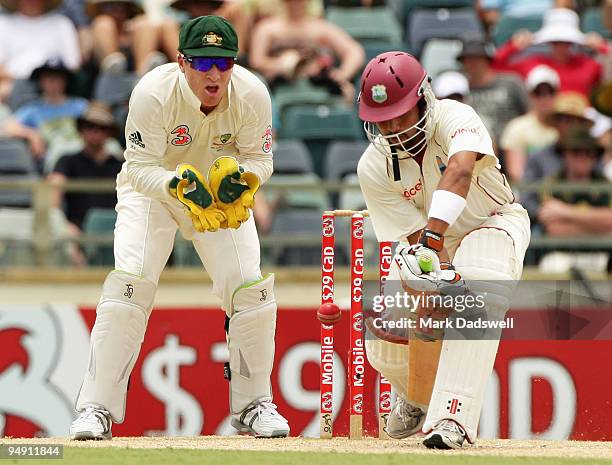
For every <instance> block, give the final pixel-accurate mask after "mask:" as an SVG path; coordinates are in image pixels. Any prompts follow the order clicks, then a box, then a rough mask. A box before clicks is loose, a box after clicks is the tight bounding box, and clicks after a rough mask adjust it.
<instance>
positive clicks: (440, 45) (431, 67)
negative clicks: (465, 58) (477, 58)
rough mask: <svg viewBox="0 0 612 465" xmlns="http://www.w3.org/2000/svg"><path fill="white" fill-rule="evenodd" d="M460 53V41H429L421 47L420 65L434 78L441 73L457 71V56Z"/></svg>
mask: <svg viewBox="0 0 612 465" xmlns="http://www.w3.org/2000/svg"><path fill="white" fill-rule="evenodd" d="M460 52H461V41H459V40H454V39H429V40H428V41H427V42H426V43H425V46H424V47H423V53H422V54H421V64H422V65H423V67H424V68H425V69H426V70H427V73H428V74H429V75H430V76H431V77H432V78H435V77H436V76H437V75H438V74H440V73H441V72H443V71H449V70H458V69H459V68H460V66H459V63H458V62H457V56H458V55H459V53H460Z"/></svg>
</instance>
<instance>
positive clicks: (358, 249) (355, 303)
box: [320, 210, 392, 439]
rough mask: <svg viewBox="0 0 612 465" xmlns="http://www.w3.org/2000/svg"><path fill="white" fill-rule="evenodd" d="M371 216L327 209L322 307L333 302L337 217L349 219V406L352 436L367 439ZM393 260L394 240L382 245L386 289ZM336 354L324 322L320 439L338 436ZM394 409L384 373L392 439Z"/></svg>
mask: <svg viewBox="0 0 612 465" xmlns="http://www.w3.org/2000/svg"><path fill="white" fill-rule="evenodd" d="M368 216H369V214H368V212H367V211H366V210H362V211H353V210H333V211H326V212H324V213H323V217H322V228H321V305H323V304H333V303H334V256H335V251H334V246H335V218H336V217H350V218H351V226H350V234H351V236H350V237H351V259H350V267H351V282H350V295H351V308H350V348H349V353H348V359H347V366H348V378H349V382H348V386H349V402H350V403H349V405H350V408H349V410H350V432H349V438H350V439H360V438H362V437H363V408H364V405H363V387H364V374H365V360H366V354H365V346H364V337H363V336H364V331H363V274H364V268H365V264H364V244H363V234H364V220H365V218H367V217H368ZM391 260H392V243H391V242H381V243H379V286H380V292H382V289H383V286H384V282H385V280H386V279H387V276H388V274H389V267H390V265H391ZM333 354H334V326H333V324H326V323H323V322H322V323H321V376H320V389H321V409H320V437H321V438H331V437H332V436H333V417H332V406H333ZM390 413H391V384H390V383H389V381H387V380H386V379H385V378H384V377H383V376H381V377H380V380H379V398H378V436H379V438H380V439H387V438H388V436H387V433H386V422H387V417H388V416H389V414H390Z"/></svg>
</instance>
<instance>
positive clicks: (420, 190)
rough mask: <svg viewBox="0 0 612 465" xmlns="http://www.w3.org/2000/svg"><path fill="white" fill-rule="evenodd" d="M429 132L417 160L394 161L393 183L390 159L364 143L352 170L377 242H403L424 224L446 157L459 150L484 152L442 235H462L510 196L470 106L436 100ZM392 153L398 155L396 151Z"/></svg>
mask: <svg viewBox="0 0 612 465" xmlns="http://www.w3.org/2000/svg"><path fill="white" fill-rule="evenodd" d="M432 127H433V134H432V137H431V138H430V140H429V141H428V143H427V148H426V151H425V155H424V156H423V161H422V164H421V165H419V164H418V163H417V162H416V161H415V160H413V159H412V158H406V159H403V160H399V166H400V172H401V180H400V181H394V180H393V174H392V167H391V160H390V159H389V158H387V157H385V156H384V155H383V154H381V153H380V152H378V151H377V150H376V148H375V147H374V146H373V145H372V144H370V145H369V146H368V148H367V149H366V151H365V152H364V154H363V156H362V157H361V160H360V161H359V166H358V169H357V174H358V176H359V184H360V186H361V190H362V192H363V195H364V198H365V201H366V205H367V207H368V210H369V212H370V218H371V220H372V224H373V226H374V231H375V232H376V237H377V239H378V240H379V241H400V240H401V241H405V240H406V236H408V235H410V234H412V233H414V232H416V231H418V230H419V229H422V228H424V227H425V226H426V225H427V218H428V215H427V212H428V211H429V207H430V205H431V198H432V196H433V193H434V191H435V190H436V188H437V187H438V182H439V181H440V178H441V177H442V174H443V173H444V170H445V169H446V166H447V165H448V160H449V158H450V157H452V156H453V155H454V154H456V153H458V152H461V151H472V152H476V153H481V154H483V155H485V156H484V157H482V158H481V159H480V160H478V161H477V162H476V166H475V168H474V173H473V175H472V183H471V186H470V190H469V193H468V196H467V205H466V207H465V209H464V210H463V212H462V213H461V216H459V218H458V219H457V221H456V222H455V224H453V225H452V226H451V227H450V228H449V229H448V230H447V233H446V234H445V236H446V237H451V238H452V237H456V238H460V237H463V236H464V235H465V234H466V233H468V232H469V231H471V230H472V229H474V228H477V227H478V226H480V225H481V224H482V223H483V222H484V221H485V220H486V219H487V218H488V217H489V216H491V215H492V214H494V213H495V212H496V211H497V210H498V209H499V208H500V207H502V206H503V205H506V204H509V203H512V202H513V201H514V195H513V194H512V190H511V189H510V186H509V185H508V183H507V182H506V178H505V176H503V175H502V173H501V172H500V171H499V163H498V159H497V157H496V156H495V153H494V152H493V144H492V142H491V137H490V136H489V133H488V132H487V130H486V129H485V126H484V124H483V123H482V121H481V120H480V118H479V117H478V115H477V114H476V112H475V111H474V109H473V108H472V107H470V106H468V105H465V104H463V103H460V102H457V101H454V100H438V101H436V105H435V108H434V111H433V121H432ZM398 155H399V156H400V158H401V156H402V152H401V151H399V152H398Z"/></svg>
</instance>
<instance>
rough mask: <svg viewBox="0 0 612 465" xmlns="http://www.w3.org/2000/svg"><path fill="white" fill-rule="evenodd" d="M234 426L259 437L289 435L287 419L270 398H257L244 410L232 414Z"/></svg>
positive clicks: (282, 436)
mask: <svg viewBox="0 0 612 465" xmlns="http://www.w3.org/2000/svg"><path fill="white" fill-rule="evenodd" d="M231 423H232V426H233V427H234V428H236V429H237V430H238V431H240V432H241V433H251V434H252V435H254V436H255V437H258V438H284V437H287V436H288V435H289V423H288V422H287V419H286V418H285V417H283V416H282V415H281V414H280V413H278V412H277V411H276V405H274V404H273V403H272V400H271V399H270V398H264V399H263V400H262V399H260V400H256V401H255V402H253V403H252V404H250V405H249V406H248V407H247V408H245V409H244V410H243V411H242V412H240V413H237V414H234V415H232V421H231Z"/></svg>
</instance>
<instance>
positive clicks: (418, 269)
mask: <svg viewBox="0 0 612 465" xmlns="http://www.w3.org/2000/svg"><path fill="white" fill-rule="evenodd" d="M393 260H394V262H395V264H396V265H397V266H398V268H399V272H400V279H401V281H402V284H403V286H404V287H408V288H410V289H412V290H415V291H428V292H432V291H441V289H442V288H445V287H447V286H449V285H451V286H453V287H455V286H464V285H465V283H464V281H463V278H462V277H461V275H460V274H459V273H457V272H456V271H455V270H454V269H452V267H447V266H441V264H440V259H439V257H438V254H437V253H436V252H435V251H434V250H432V249H429V248H427V247H425V246H423V245H422V244H414V245H410V246H405V245H402V244H400V245H398V247H397V249H396V251H395V256H394V257H393ZM429 260H431V261H429ZM424 263H430V264H431V271H429V269H430V268H429V266H424ZM423 268H425V270H424V269H423Z"/></svg>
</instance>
